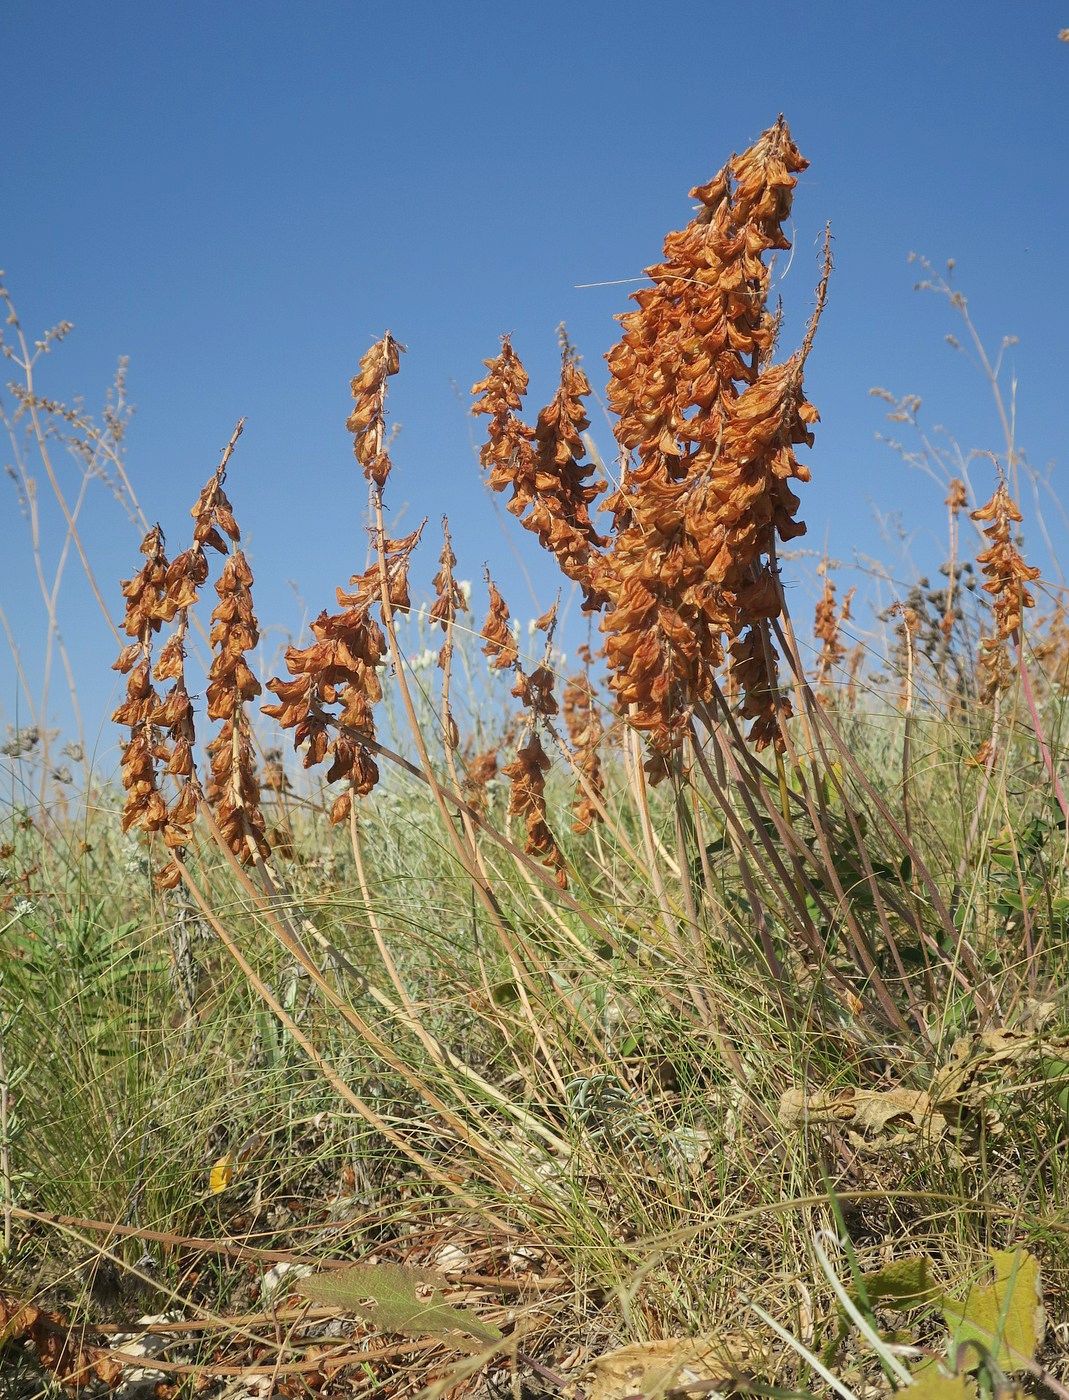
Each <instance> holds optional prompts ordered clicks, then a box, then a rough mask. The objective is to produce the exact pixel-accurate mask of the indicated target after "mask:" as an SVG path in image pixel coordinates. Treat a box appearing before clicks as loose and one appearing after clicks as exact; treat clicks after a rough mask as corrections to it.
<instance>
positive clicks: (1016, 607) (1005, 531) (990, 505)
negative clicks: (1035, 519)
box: [972, 481, 1039, 700]
mask: <svg viewBox="0 0 1069 1400" xmlns="http://www.w3.org/2000/svg"><path fill="white" fill-rule="evenodd" d="M972 518H973V520H976V521H979V522H980V523H981V524H983V525H984V527H985V528H984V535H985V537H986V538H987V539H988V540H990V544H989V545H988V547H987V549H985V550H982V551H981V552H980V553H979V554H978V555H977V556H976V560H977V563H978V564H979V565H980V566H981V569H982V571H983V574H984V577H985V579H986V580H987V582H986V583H985V584H984V592H985V593H990V595H991V598H992V612H993V613H994V619H995V631H994V635H993V636H990V637H985V638H984V639H983V642H982V644H981V650H982V655H981V658H980V670H981V678H982V694H983V697H984V698H985V699H987V700H990V699H992V698H993V697H994V696H995V695H997V694H998V693H999V692H1000V691H1002V690H1005V689H1007V688H1008V686H1009V683H1010V671H1009V663H1008V660H1007V657H1006V643H1007V641H1013V642H1019V641H1020V631H1021V620H1022V616H1023V613H1024V609H1025V608H1034V607H1035V605H1036V600H1035V598H1034V596H1033V595H1032V593H1031V592H1030V591H1029V589H1028V588H1027V587H1026V585H1027V584H1029V583H1034V582H1035V580H1036V579H1037V578H1039V570H1038V569H1037V568H1033V567H1032V566H1030V565H1028V564H1026V563H1025V562H1024V559H1023V558H1022V556H1021V553H1020V550H1019V549H1018V548H1017V545H1016V543H1015V541H1014V530H1013V527H1014V526H1015V525H1019V524H1020V523H1021V520H1022V516H1021V512H1020V510H1019V509H1018V508H1017V506H1016V504H1015V503H1014V500H1013V498H1012V497H1011V495H1010V493H1009V491H1008V490H1007V488H1006V483H1005V482H1004V481H1000V482H999V484H998V486H997V487H996V489H995V493H994V495H993V496H992V497H991V499H990V500H989V501H988V502H987V503H986V504H985V505H982V506H981V507H980V508H979V509H978V510H974V511H973V512H972Z"/></svg>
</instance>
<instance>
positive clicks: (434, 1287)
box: [295, 1264, 502, 1342]
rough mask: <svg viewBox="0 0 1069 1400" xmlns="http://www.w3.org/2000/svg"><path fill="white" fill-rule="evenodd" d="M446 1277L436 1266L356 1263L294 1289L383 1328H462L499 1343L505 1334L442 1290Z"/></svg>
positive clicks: (421, 1331) (442, 1334)
mask: <svg viewBox="0 0 1069 1400" xmlns="http://www.w3.org/2000/svg"><path fill="white" fill-rule="evenodd" d="M444 1282H445V1280H444V1279H443V1278H442V1277H441V1276H440V1275H439V1274H436V1273H435V1272H434V1270H433V1269H412V1268H407V1267H406V1266H404V1265H402V1264H353V1265H352V1266H351V1267H350V1268H347V1269H331V1270H330V1271H329V1272H326V1273H321V1274H310V1275H309V1277H308V1278H304V1279H301V1281H300V1282H299V1283H298V1284H296V1286H295V1287H296V1291H297V1292H298V1293H302V1294H303V1295H304V1296H305V1297H306V1298H310V1299H311V1300H312V1302H314V1303H325V1304H326V1305H327V1306H328V1307H336V1308H340V1309H344V1310H345V1311H346V1312H354V1313H359V1314H361V1315H362V1316H364V1317H367V1318H370V1319H371V1320H372V1321H373V1322H375V1323H377V1324H378V1326H379V1327H381V1328H382V1330H383V1331H384V1332H396V1333H398V1334H399V1335H401V1336H404V1337H438V1338H440V1339H441V1340H446V1339H447V1338H449V1334H451V1333H455V1332H464V1333H466V1334H467V1335H468V1336H469V1337H475V1338H476V1339H477V1340H478V1341H480V1342H498V1341H500V1340H501V1335H502V1334H501V1333H500V1332H499V1331H498V1329H497V1328H496V1327H491V1326H490V1324H489V1323H486V1322H482V1321H481V1320H480V1319H479V1318H478V1317H476V1315H475V1314H474V1313H473V1312H469V1311H468V1309H467V1308H455V1307H453V1306H452V1304H451V1303H449V1302H447V1301H446V1299H445V1297H444V1296H443V1294H442V1293H441V1291H440V1285H441V1284H443V1283H444Z"/></svg>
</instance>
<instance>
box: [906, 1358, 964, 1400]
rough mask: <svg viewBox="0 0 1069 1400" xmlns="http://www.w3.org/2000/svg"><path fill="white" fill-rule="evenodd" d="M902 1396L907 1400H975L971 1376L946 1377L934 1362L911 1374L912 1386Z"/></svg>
mask: <svg viewBox="0 0 1069 1400" xmlns="http://www.w3.org/2000/svg"><path fill="white" fill-rule="evenodd" d="M901 1393H902V1394H905V1395H908V1396H909V1400H976V1382H975V1381H974V1380H973V1379H972V1377H971V1376H967V1375H957V1376H948V1375H947V1374H946V1372H945V1371H943V1370H942V1369H941V1368H940V1367H939V1366H938V1365H936V1363H935V1362H934V1361H932V1362H929V1364H928V1365H927V1366H922V1367H921V1368H920V1369H919V1370H918V1371H915V1372H914V1373H913V1384H912V1385H911V1386H908V1387H907V1388H906V1390H905V1391H903V1392H901Z"/></svg>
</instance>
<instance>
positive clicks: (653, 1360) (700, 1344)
mask: <svg viewBox="0 0 1069 1400" xmlns="http://www.w3.org/2000/svg"><path fill="white" fill-rule="evenodd" d="M756 1359H757V1354H756V1353H755V1351H754V1348H753V1345H752V1343H750V1342H749V1341H747V1339H746V1338H744V1337H741V1336H724V1337H722V1338H720V1337H675V1338H670V1339H668V1340H665V1341H659V1342H636V1343H634V1344H633V1345H631V1346H626V1347H620V1348H619V1349H618V1350H616V1351H610V1352H607V1353H606V1354H605V1355H604V1356H599V1357H598V1359H597V1360H596V1361H595V1362H594V1363H593V1365H592V1366H591V1368H590V1371H591V1382H590V1389H589V1393H588V1400H633V1397H635V1396H638V1395H663V1394H664V1393H665V1392H666V1391H673V1392H675V1391H685V1390H687V1389H689V1388H693V1389H694V1391H695V1393H696V1394H698V1395H708V1394H709V1392H710V1391H711V1390H713V1389H717V1390H723V1391H724V1392H725V1393H727V1392H730V1391H732V1390H734V1389H735V1388H736V1385H737V1383H738V1382H739V1381H745V1380H746V1379H747V1378H748V1377H749V1376H750V1375H752V1371H753V1363H754V1361H755V1360H756Z"/></svg>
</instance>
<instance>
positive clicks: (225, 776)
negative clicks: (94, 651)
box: [205, 537, 270, 863]
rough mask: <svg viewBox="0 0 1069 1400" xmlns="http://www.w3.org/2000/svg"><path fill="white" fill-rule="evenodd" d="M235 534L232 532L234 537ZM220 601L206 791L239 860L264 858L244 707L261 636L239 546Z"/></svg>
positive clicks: (252, 687)
mask: <svg viewBox="0 0 1069 1400" xmlns="http://www.w3.org/2000/svg"><path fill="white" fill-rule="evenodd" d="M232 538H233V537H232ZM215 591H216V593H217V594H218V595H219V601H218V603H217V604H216V606H215V609H214V610H213V612H212V629H211V644H212V648H213V651H214V656H213V659H212V665H211V669H210V671H209V672H208V692H207V703H208V718H209V719H216V720H222V727H221V728H220V730H219V732H218V734H217V735H216V736H215V738H214V739H212V741H211V742H210V743H209V744H208V757H209V760H210V762H211V773H212V776H211V781H210V782H209V784H208V787H207V791H206V794H205V795H206V796H207V799H208V801H209V802H210V803H211V805H212V807H213V808H214V810H215V815H216V820H217V821H218V823H219V828H220V831H221V832H222V835H223V839H224V840H225V841H226V843H227V845H228V846H229V847H230V849H231V851H233V853H234V855H235V856H237V857H238V859H239V860H241V861H242V862H245V863H247V862H248V861H250V860H252V859H253V857H254V855H255V854H258V855H260V856H261V857H266V856H267V855H268V854H269V851H270V846H269V844H268V841H267V832H266V828H265V825H264V818H263V813H262V812H261V810H260V783H259V779H258V778H257V775H256V761H255V758H254V753H253V744H252V729H251V725H250V723H249V715H248V710H247V706H248V703H249V701H250V700H253V699H255V698H256V696H257V695H259V694H260V691H261V686H260V682H259V681H258V680H257V679H256V677H255V676H254V675H253V673H252V670H251V669H250V667H249V664H248V661H247V660H246V656H247V655H248V653H249V652H250V651H252V650H253V649H254V648H255V646H256V645H257V643H258V642H259V640H260V633H259V629H258V626H257V622H256V615H255V613H254V612H253V607H252V570H251V569H250V568H249V565H248V561H247V560H246V558H245V555H244V553H243V552H242V551H241V550H240V549H235V551H234V553H233V554H231V555H230V556H229V558H228V559H227V561H226V563H225V564H224V565H223V570H222V573H221V574H220V576H219V579H218V581H217V583H216V585H215Z"/></svg>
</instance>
